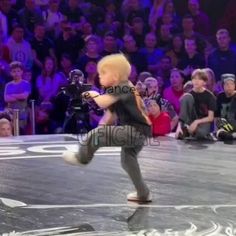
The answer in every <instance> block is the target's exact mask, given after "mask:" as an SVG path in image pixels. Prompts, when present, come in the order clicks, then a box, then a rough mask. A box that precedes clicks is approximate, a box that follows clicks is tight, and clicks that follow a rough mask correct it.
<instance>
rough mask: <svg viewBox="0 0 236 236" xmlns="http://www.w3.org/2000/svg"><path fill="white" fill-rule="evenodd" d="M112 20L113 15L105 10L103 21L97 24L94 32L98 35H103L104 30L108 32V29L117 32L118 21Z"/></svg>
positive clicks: (113, 18)
mask: <svg viewBox="0 0 236 236" xmlns="http://www.w3.org/2000/svg"><path fill="white" fill-rule="evenodd" d="M114 21H115V15H114V14H111V13H109V12H107V13H106V15H105V20H104V22H102V23H100V24H98V26H97V30H96V33H97V34H98V35H99V36H105V35H106V32H109V31H110V32H115V33H116V34H117V33H118V30H119V28H120V27H119V23H118V22H117V21H116V22H114ZM117 23H118V24H117Z"/></svg>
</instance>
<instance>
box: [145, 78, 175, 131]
mask: <svg viewBox="0 0 236 236" xmlns="http://www.w3.org/2000/svg"><path fill="white" fill-rule="evenodd" d="M144 86H145V87H144V88H146V92H145V95H144V96H143V100H144V102H145V103H147V102H148V101H149V100H150V99H152V100H156V101H158V104H160V106H161V110H162V111H163V112H167V113H168V115H169V116H170V118H171V130H174V129H175V127H176V125H177V123H178V115H177V113H176V111H175V109H174V107H173V106H172V105H171V104H170V103H169V101H168V100H166V99H164V98H162V97H161V95H160V94H159V90H158V82H157V80H156V79H155V78H153V77H149V78H147V79H145V81H144Z"/></svg>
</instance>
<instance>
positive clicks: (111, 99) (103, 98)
mask: <svg viewBox="0 0 236 236" xmlns="http://www.w3.org/2000/svg"><path fill="white" fill-rule="evenodd" d="M83 97H84V98H86V99H90V98H92V99H93V100H94V101H95V102H96V103H97V105H98V106H99V107H101V108H103V109H106V108H107V107H109V106H111V105H112V104H113V103H115V102H116V101H117V100H118V98H116V97H115V96H112V95H110V94H103V95H100V94H99V93H98V92H96V91H87V92H84V93H83Z"/></svg>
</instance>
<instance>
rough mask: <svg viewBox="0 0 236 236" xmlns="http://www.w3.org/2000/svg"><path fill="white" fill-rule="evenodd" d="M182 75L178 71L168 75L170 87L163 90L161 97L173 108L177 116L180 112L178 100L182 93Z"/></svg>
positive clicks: (174, 70) (175, 70)
mask: <svg viewBox="0 0 236 236" xmlns="http://www.w3.org/2000/svg"><path fill="white" fill-rule="evenodd" d="M183 86H184V75H183V74H182V73H181V72H180V71H179V70H178V69H173V70H172V71H171V74H170V86H169V87H168V88H166V89H165V90H164V93H163V97H164V98H165V99H166V100H168V101H169V102H170V103H171V104H172V105H173V107H174V109H175V111H176V112H177V114H179V111H180V98H181V97H182V95H183V93H184V91H183Z"/></svg>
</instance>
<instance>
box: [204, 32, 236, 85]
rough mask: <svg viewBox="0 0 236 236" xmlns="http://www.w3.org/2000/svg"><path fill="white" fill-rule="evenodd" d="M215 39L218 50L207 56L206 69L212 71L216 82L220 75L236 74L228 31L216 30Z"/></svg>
mask: <svg viewBox="0 0 236 236" xmlns="http://www.w3.org/2000/svg"><path fill="white" fill-rule="evenodd" d="M216 39H217V44H218V48H217V49H216V50H215V51H214V52H213V53H211V54H210V55H209V57H208V67H209V68H211V69H212V70H213V71H214V73H215V76H216V82H218V81H220V79H221V75H222V74H226V73H230V74H236V54H235V52H234V51H233V50H231V49H230V40H231V38H230V35H229V32H228V30H226V29H220V30H218V31H217V33H216Z"/></svg>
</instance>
